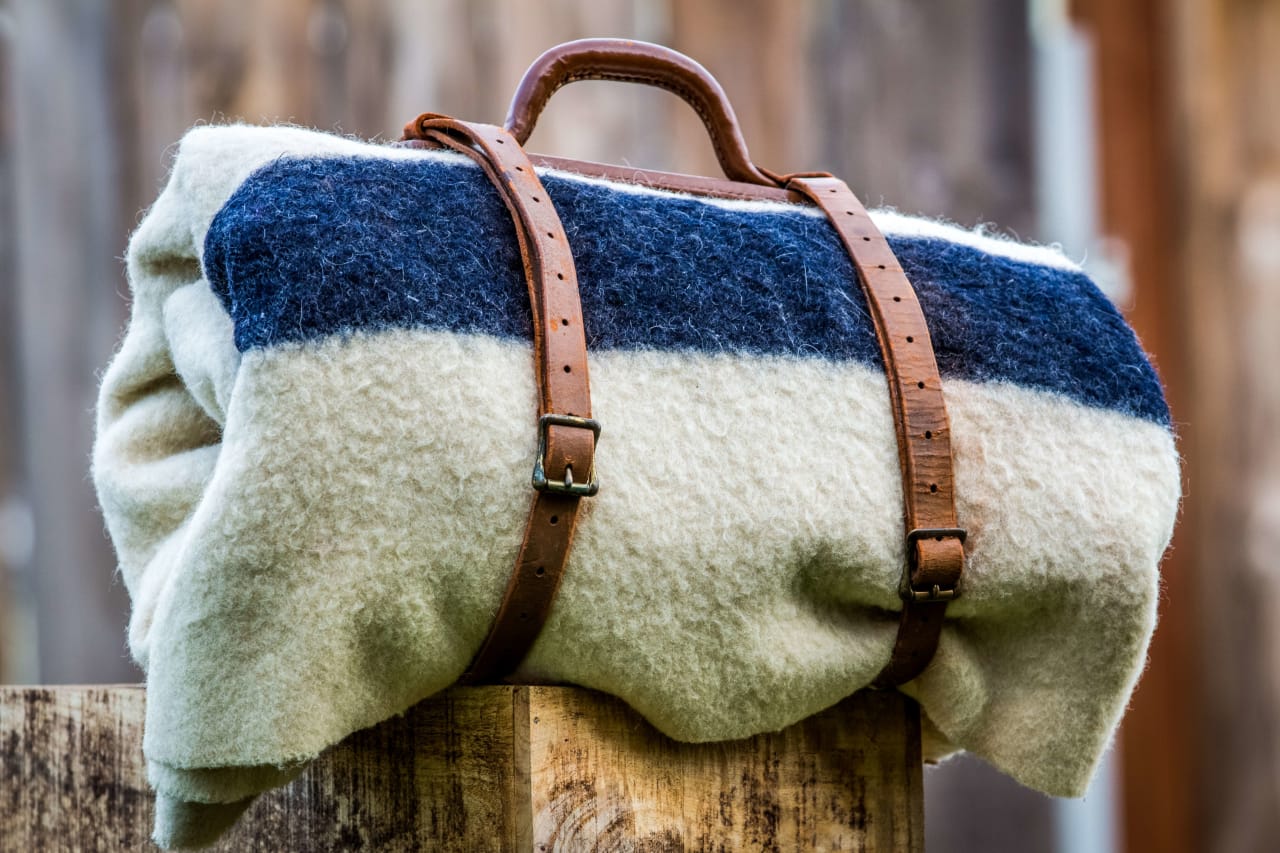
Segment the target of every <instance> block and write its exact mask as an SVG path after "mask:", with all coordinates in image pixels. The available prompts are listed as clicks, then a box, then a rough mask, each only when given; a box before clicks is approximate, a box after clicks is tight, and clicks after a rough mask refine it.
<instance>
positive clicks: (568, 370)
mask: <svg viewBox="0 0 1280 853" xmlns="http://www.w3.org/2000/svg"><path fill="white" fill-rule="evenodd" d="M564 372H565V373H572V372H573V368H572V367H570V366H569V365H567V364H566V365H565V366H564Z"/></svg>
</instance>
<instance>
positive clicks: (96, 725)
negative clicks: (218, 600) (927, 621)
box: [0, 686, 924, 853]
mask: <svg viewBox="0 0 1280 853" xmlns="http://www.w3.org/2000/svg"><path fill="white" fill-rule="evenodd" d="M144 703H145V691H144V690H143V689H142V688H141V687H136V686H91V687H0V775H2V777H3V786H2V788H3V793H4V796H2V797H0V851H5V853H7V851H10V850H14V851H17V850H43V849H49V850H52V849H71V848H75V849H95V850H139V849H155V848H154V847H153V846H152V845H151V844H150V842H149V841H148V835H149V833H150V829H151V823H152V803H153V799H152V794H151V792H150V790H149V789H148V787H147V782H146V768H145V763H144V760H143V756H142V749H141V744H142V725H143V711H144ZM923 838H924V829H923V809H922V779H921V760H920V733H919V717H918V712H917V709H916V706H915V704H914V703H913V702H912V701H911V700H910V699H907V698H906V697H904V696H902V695H901V694H898V693H896V692H891V691H883V692H864V693H859V694H856V695H854V696H852V697H850V698H849V699H847V700H845V701H844V702H841V703H840V704H839V705H836V706H835V707H833V708H831V709H829V710H827V711H825V712H823V713H822V714H819V715H817V716H814V717H811V718H809V719H807V720H804V721H802V722H800V723H798V724H796V725H794V726H791V727H790V728H788V729H785V730H783V731H781V732H777V733H774V734H767V735H759V736H756V737H753V738H749V739H746V740H741V741H732V742H726V743H711V744H683V743H677V742H675V741H672V740H670V739H668V738H666V737H664V736H663V735H661V734H660V733H658V732H657V731H655V730H654V729H653V728H652V727H650V726H649V725H648V724H647V723H645V722H644V720H643V719H642V718H641V717H640V716H639V715H638V714H636V712H634V711H632V710H631V709H630V708H628V707H627V706H626V705H625V704H624V703H622V702H621V701H619V700H617V699H614V698H612V697H609V696H605V695H603V694H600V693H595V692H592V691H587V690H581V689H576V688H567V687H474V688H457V689H454V690H450V691H448V692H446V693H444V694H441V695H439V696H435V697H432V698H431V699H428V700H426V701H424V702H422V703H421V704H419V705H417V706H416V707H414V708H413V709H411V710H410V711H409V712H407V713H406V714H405V715H404V716H403V717H399V718H396V719H392V720H387V721H386V722H384V723H382V724H381V725H378V726H375V727H374V728H371V729H367V730H365V731H362V732H357V733H356V734H355V735H353V736H351V737H350V738H348V739H347V740H345V741H344V742H342V743H341V744H339V745H337V746H335V747H333V748H332V749H330V750H329V751H327V752H326V753H325V754H324V755H322V756H321V757H320V758H319V759H318V760H317V761H316V762H315V763H314V764H313V765H312V766H311V767H310V768H309V769H308V770H307V771H306V772H305V773H304V774H303V776H302V777H300V778H299V779H298V780H296V781H295V782H294V783H293V784H291V785H289V786H287V787H285V788H280V789H277V790H274V791H271V792H269V793H267V794H264V795H263V796H261V797H260V798H259V799H258V801H257V802H255V803H254V804H253V805H252V806H251V807H250V808H249V810H248V812H246V813H245V815H244V816H243V818H242V819H241V820H240V822H239V823H237V824H236V825H235V826H234V827H233V828H232V829H231V830H230V831H229V832H228V833H227V834H226V835H224V836H223V837H222V839H221V840H220V841H219V842H218V844H217V845H216V846H215V847H213V848H211V849H213V850H227V851H231V850H237V851H238V850H311V851H325V850H335V851H336V850H351V849H370V850H384V851H386V850H406V851H408V850H446V851H448V850H459V851H461V850H504V851H506V850H511V851H525V850H528V851H537V853H544V851H545V853H550V851H578V850H591V849H607V850H614V849H628V850H630V849H637V850H640V849H643V850H663V851H667V850H672V851H680V850H705V849H716V850H718V849H728V850H736V851H766V850H861V851H919V850H921V849H922V847H923Z"/></svg>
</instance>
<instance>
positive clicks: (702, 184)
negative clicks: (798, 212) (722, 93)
mask: <svg viewBox="0 0 1280 853" xmlns="http://www.w3.org/2000/svg"><path fill="white" fill-rule="evenodd" d="M391 145H392V146H393V147H396V148H424V149H425V148H435V147H437V146H435V145H432V144H430V143H427V142H424V141H423V140H421V139H399V140H396V141H395V142H392V143H391ZM527 153H528V155H529V159H530V160H532V161H533V165H535V166H537V167H539V168H545V169H556V170H558V171H561V172H572V173H573V174H576V175H584V176H586V177H590V178H602V179H604V180H607V181H616V182H619V183H624V184H634V185H636V186H639V187H649V188H651V189H657V190H671V191H674V192H682V193H691V194H693V195H701V196H710V197H712V198H729V199H739V200H742V201H780V202H790V203H791V204H807V203H808V202H807V200H806V198H805V196H803V195H801V194H800V193H798V192H796V191H794V190H787V189H783V188H782V187H779V186H772V185H771V186H764V185H763V184H744V183H742V182H741V181H730V180H727V179H725V178H709V177H706V176H704V175H685V174H681V173H679V172H659V171H656V170H653V169H638V168H636V167H634V166H619V165H616V164H613V163H596V162H593V161H591V160H574V159H571V158H569V157H554V156H552V155H550V154H535V153H532V152H527ZM761 171H763V170H761Z"/></svg>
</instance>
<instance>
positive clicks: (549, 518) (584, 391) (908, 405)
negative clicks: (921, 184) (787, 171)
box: [402, 39, 965, 687]
mask: <svg viewBox="0 0 1280 853" xmlns="http://www.w3.org/2000/svg"><path fill="white" fill-rule="evenodd" d="M587 79H606V80H622V81H627V82H639V83H646V84H649V85H653V86H658V87H660V88H664V89H668V90H670V91H673V92H675V93H676V94H678V95H680V97H682V98H684V100H685V101H686V102H688V103H689V104H690V105H691V106H692V107H693V108H694V110H695V111H697V113H698V115H699V116H701V118H702V120H703V122H704V123H705V124H706V126H707V130H708V132H709V133H710V134H711V139H712V144H713V145H714V146H715V150H716V154H717V156H718V158H719V160H720V164H721V167H722V168H723V169H724V171H725V174H726V176H728V177H729V178H730V179H731V180H729V181H721V180H717V179H714V178H704V177H698V176H692V175H677V174H671V173H663V172H651V171H646V170H642V169H633V168H630V167H622V166H609V165H605V164H599V163H587V162H584V161H573V160H563V159H560V158H554V157H545V156H535V157H533V158H532V160H533V161H534V162H536V163H537V164H538V165H540V166H546V167H550V168H556V169H564V170H567V171H571V172H577V173H580V174H585V175H592V176H595V177H603V178H608V179H612V180H620V181H626V182H629V183H636V184H640V185H643V186H650V187H656V188H660V189H672V190H677V191H682V192H692V193H697V194H701V195H710V196H717V197H723V198H742V199H760V200H771V201H788V202H799V201H802V200H808V201H811V202H813V203H815V204H817V205H818V206H819V207H820V208H822V210H823V211H824V212H825V213H826V214H827V217H828V219H829V220H830V221H831V223H832V226H833V227H834V228H835V231H836V233H837V234H838V235H839V236H840V239H841V241H842V242H843V243H844V246H845V249H846V250H847V251H848V253H849V256H850V258H851V259H852V261H853V264H854V267H855V269H856V270H857V273H858V279H859V282H860V284H861V286H862V289H863V292H864V294H865V295H866V299H867V303H868V306H869V307H870V311H871V317H872V320H873V324H874V326H875V329H876V337H877V340H878V342H879V345H880V353H881V357H882V359H883V361H884V369H885V375H886V377H887V379H888V384H889V396H890V405H891V409H892V412H893V417H894V424H895V428H896V430H897V440H898V460H899V463H900V466H901V469H902V482H903V498H904V504H905V512H904V520H905V535H906V561H907V565H906V568H905V571H904V573H903V577H902V582H901V584H900V586H899V590H898V592H899V596H900V597H901V598H902V600H903V608H902V612H901V614H900V617H899V623H898V634H897V639H896V640H895V643H894V648H893V651H892V653H891V656H890V659H889V662H888V663H887V664H886V666H885V667H884V669H883V670H881V672H880V673H879V674H878V675H877V676H876V679H875V681H874V682H873V684H874V685H875V686H878V687H889V686H894V685H898V684H903V683H905V682H907V681H910V680H912V679H913V678H915V677H917V676H918V675H919V674H920V673H921V672H923V671H924V669H925V668H926V667H927V666H928V665H929V662H930V661H931V660H932V659H933V656H934V654H935V652H936V650H937V647H938V640H939V637H940V636H941V631H942V623H943V618H944V616H945V614H946V608H947V603H948V602H949V601H951V600H954V598H956V597H957V596H958V595H959V583H960V579H961V576H962V574H963V571H964V540H965V531H964V530H961V529H959V528H958V526H957V523H956V510H955V494H954V482H953V480H954V476H953V470H954V466H953V463H952V458H951V442H950V423H949V419H948V417H947V410H946V404H945V401H944V399H943V394H942V383H941V379H940V377H939V375H938V368H937V363H936V361H935V359H934V355H933V344H932V341H931V340H930V337H929V329H928V325H927V324H926V322H925V318H924V314H923V312H922V311H921V309H920V304H919V302H918V301H917V299H916V296H915V291H914V290H913V289H912V287H911V284H910V282H909V281H908V280H907V277H906V275H905V274H904V273H903V271H902V268H901V267H900V266H899V265H898V262H897V259H896V258H895V257H894V255H893V252H892V250H891V249H890V248H889V244H888V242H887V241H886V240H885V239H884V237H883V235H881V234H880V232H879V229H877V228H876V227H875V225H874V224H873V223H872V221H871V218H870V217H869V216H868V215H867V212H866V210H865V208H863V206H862V204H861V202H859V201H858V199H857V198H856V197H855V196H854V195H853V193H852V192H850V190H849V188H848V187H847V186H846V185H845V184H844V183H843V182H842V181H840V180H838V179H836V178H834V177H832V176H830V175H827V174H825V173H823V174H816V173H815V174H796V175H789V176H779V175H776V174H774V173H772V172H770V171H768V170H767V169H760V168H758V167H756V166H754V165H753V164H752V163H751V160H750V157H749V156H748V154H747V148H746V143H745V142H744V141H743V139H742V134H741V131H740V130H739V128H738V124H737V119H736V118H735V116H734V113H733V109H732V108H731V107H730V106H729V103H728V100H727V99H726V98H725V95H724V91H723V90H722V89H721V88H720V86H719V84H718V83H716V81H715V79H714V78H712V77H711V76H710V75H709V74H708V73H707V72H706V70H705V69H704V68H703V67H702V66H701V65H699V64H698V63H696V62H694V61H693V60H691V59H689V58H688V57H685V56H683V55H681V54H679V53H676V52H675V51H672V50H670V49H668V48H664V47H661V46H659V45H652V44H646V43H644V42H634V41H624V40H620V39H585V40H582V41H579V42H570V43H568V44H564V45H560V46H558V47H555V48H552V49H551V50H549V51H547V52H546V53H544V54H543V55H542V56H541V57H539V58H538V60H536V61H535V62H534V64H533V65H532V66H531V67H530V68H529V70H528V71H527V72H526V73H525V76H524V79H523V80H521V82H520V86H519V88H518V90H517V92H516V96H515V98H514V99H513V100H512V103H511V110H510V112H509V114H508V116H507V121H506V127H507V129H508V130H509V131H510V135H507V136H506V137H505V138H504V137H503V133H502V131H501V129H499V128H494V127H492V126H489V125H469V124H465V123H463V122H459V121H456V120H454V119H448V118H445V117H442V116H434V115H431V114H424V115H423V116H421V117H420V118H419V119H417V120H415V121H414V122H410V124H409V125H407V126H406V128H405V136H404V141H403V142H402V144H406V145H420V144H422V145H430V146H440V145H444V146H447V147H450V148H453V149H455V150H459V151H462V152H463V153H465V154H467V155H468V156H470V157H472V158H473V159H475V160H477V162H479V163H480V165H481V166H482V167H483V168H484V169H485V172H486V174H487V175H489V177H490V180H492V181H493V182H494V184H495V186H497V187H498V188H499V190H500V192H502V193H503V200H504V201H505V202H506V204H507V206H508V208H509V209H510V210H511V212H512V217H513V219H515V220H516V232H517V235H518V237H519V239H520V249H521V255H522V257H523V258H524V262H525V272H526V276H527V277H528V280H529V286H530V299H531V302H532V304H533V306H534V308H533V312H534V328H535V330H536V331H535V342H534V344H535V345H534V350H535V353H537V354H538V355H537V359H538V378H539V388H540V393H541V398H540V403H539V405H540V414H545V413H574V414H578V415H581V416H583V417H589V413H590V399H589V392H588V388H587V382H586V346H585V340H583V337H582V333H581V326H582V322H581V309H580V303H579V301H578V294H577V284H576V279H575V278H574V277H573V259H572V257H571V255H570V252H569V247H568V243H567V241H566V240H565V239H564V232H563V229H562V228H561V227H560V223H559V219H558V217H556V215H555V212H554V210H553V209H552V208H551V204H550V202H549V200H547V197H546V194H545V192H543V191H542V187H541V185H540V183H539V182H538V181H537V178H536V176H535V175H534V174H533V166H532V163H531V162H530V158H528V157H526V156H525V155H524V153H523V151H521V150H520V149H519V145H520V144H522V143H523V142H524V141H525V140H526V139H527V138H528V135H529V133H530V132H531V131H532V129H533V124H534V122H535V121H536V119H537V117H538V114H539V113H540V112H541V111H542V109H543V108H544V107H545V106H546V103H547V101H548V100H549V99H550V97H551V95H552V94H554V93H555V91H556V90H557V89H559V88H560V87H561V86H563V85H565V84H567V83H570V82H573V81H575V80H587ZM516 152H519V153H518V154H517V153H516ZM513 175H514V178H513ZM533 193H537V194H538V196H540V199H539V200H538V201H532V200H531V199H532V194H533ZM538 205H540V207H539V208H538V209H537V210H532V209H531V208H534V207H537V206H538ZM534 213H543V214H546V215H549V218H550V220H553V221H551V222H548V221H547V217H546V216H544V217H543V218H542V219H540V220H538V221H534V220H533V219H532V215H533V214H534ZM522 228H523V230H522ZM544 234H545V235H547V236H546V239H543V235H544ZM549 270H550V271H553V272H554V271H560V270H563V276H564V278H563V279H558V280H559V281H561V282H562V283H563V282H564V281H570V282H572V287H571V295H570V288H569V287H568V286H566V287H559V286H557V285H554V284H551V283H550V282H548V280H547V275H548V271H549ZM548 294H552V295H553V297H554V299H555V300H560V301H556V302H555V304H552V303H553V301H554V300H553V298H552V297H549V296H548ZM570 302H572V305H571V306H570V304H569V303H570ZM556 317H562V318H563V319H564V322H567V323H569V326H566V327H565V328H572V329H573V330H576V331H575V332H574V334H573V335H572V338H573V339H572V341H570V340H569V336H565V337H564V338H563V339H560V338H554V334H553V335H552V339H553V340H552V339H548V332H550V333H555V332H557V331H558V329H557V326H556V320H555V318H556ZM561 364H563V365H565V366H566V377H573V378H572V379H568V378H566V377H561V376H559V375H558V374H557V373H556V370H555V367H556V365H561ZM579 365H580V367H579ZM579 371H580V378H581V384H580V385H579V384H578V376H579ZM556 380H565V381H563V382H560V383H557V381H556ZM594 438H595V436H594V435H593V434H592V433H590V432H589V431H587V430H584V429H581V428H579V427H562V426H550V427H548V428H547V442H548V452H547V465H546V469H547V477H549V478H551V479H553V480H557V481H558V480H559V479H560V478H561V477H564V476H565V475H566V474H568V475H569V476H570V477H571V476H572V472H573V471H579V472H580V471H581V470H588V471H590V470H591V466H592V462H591V460H592V458H593V453H594V448H595V443H594ZM566 482H567V479H566ZM577 504H578V498H577V497H573V496H564V495H557V494H549V493H545V492H542V493H539V495H538V497H537V498H536V499H535V501H534V507H533V511H532V512H531V514H530V518H529V522H528V525H527V528H526V533H525V540H524V543H523V544H522V546H521V551H520V556H519V558H518V559H517V564H516V570H515V572H514V573H513V574H512V577H511V580H510V583H509V585H508V589H507V593H506V595H505V597H504V599H503V602H502V605H501V606H500V607H499V612H498V616H497V618H496V620H495V623H494V626H493V628H492V629H491V630H490V633H489V636H488V638H487V639H486V641H485V643H484V645H483V646H482V649H481V652H480V653H479V654H478V655H477V657H476V660H475V662H473V664H472V667H471V669H470V671H469V672H468V674H467V676H465V677H464V680H467V681H471V682H476V681H485V680H490V679H492V678H493V677H495V675H505V674H507V673H509V672H511V671H512V670H514V669H515V667H516V666H518V665H519V663H520V660H521V659H522V658H523V657H524V655H525V653H526V652H527V650H528V648H529V647H530V646H531V645H532V643H533V641H534V640H535V639H536V638H537V633H538V630H539V629H540V628H541V625H542V623H543V622H544V621H545V618H546V615H547V613H548V612H549V610H550V607H551V602H552V601H553V600H554V596H555V590H556V588H557V587H558V585H559V581H560V575H561V573H562V572H563V568H564V562H565V560H566V559H567V555H568V549H569V544H570V542H571V540H572V533H573V524H574V522H575V521H576V510H577Z"/></svg>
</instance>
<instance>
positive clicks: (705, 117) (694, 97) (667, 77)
mask: <svg viewBox="0 0 1280 853" xmlns="http://www.w3.org/2000/svg"><path fill="white" fill-rule="evenodd" d="M576 80H618V81H621V82H624V83H643V84H645V85H648V86H657V87H658V88H660V89H666V90H667V91H669V92H673V93H675V94H676V95H679V96H680V97H681V98H682V99H683V100H684V101H685V103H687V104H688V105H689V106H691V107H693V110H694V112H696V113H697V114H698V117H699V118H701V119H702V123H703V124H705V125H706V126H707V132H708V133H709V134H710V135H711V144H712V146H713V147H714V148H715V152H716V157H717V159H719V161H720V168H722V169H724V173H725V175H726V176H727V177H729V178H731V179H732V180H735V181H743V182H746V183H751V184H764V185H772V184H773V183H774V182H773V180H772V179H771V178H770V177H769V175H768V174H767V173H765V172H764V171H763V170H760V169H757V168H756V166H755V165H754V164H752V162H751V156H750V155H749V154H748V153H747V143H746V141H745V140H744V139H743V137H742V131H741V129H740V128H739V127H738V119H737V117H736V116H735V115H734V113H733V107H731V106H729V99H728V98H727V97H725V94H724V90H723V89H722V88H720V84H719V83H717V82H716V79H715V78H714V77H712V76H711V75H710V74H709V73H708V72H707V70H706V69H705V68H703V67H702V66H701V65H699V64H698V63H697V62H694V61H693V60H692V59H690V58H689V57H687V56H685V55H684V54H682V53H677V52H676V51H674V50H672V49H671V48H668V47H663V46H662V45H658V44H650V43H648V42H643V41H631V40H629V39H581V40H579V41H571V42H567V43H565V44H561V45H557V46H556V47H553V48H551V49H550V50H548V51H547V52H546V53H544V54H542V56H539V57H538V58H537V59H535V60H534V62H533V64H532V65H530V66H529V70H528V71H526V72H525V73H524V77H523V78H522V79H521V80H520V85H519V86H518V87H517V88H516V94H515V97H513V98H512V99H511V108H510V109H509V110H508V111H507V120H506V128H507V130H509V131H511V133H512V135H513V136H515V138H516V139H517V140H518V141H519V142H520V144H521V145H523V144H524V143H525V142H527V141H528V139H529V134H530V133H532V132H533V125H534V122H536V121H537V120H538V115H539V114H540V113H541V112H542V110H543V108H544V107H545V106H546V105H547V101H549V100H550V99H551V96H552V95H553V94H555V92H556V90H558V89H559V88H560V87H561V86H564V85H566V84H568V83H572V82H574V81H576Z"/></svg>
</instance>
